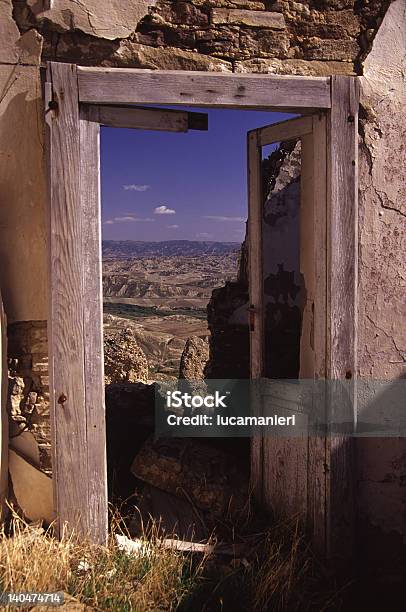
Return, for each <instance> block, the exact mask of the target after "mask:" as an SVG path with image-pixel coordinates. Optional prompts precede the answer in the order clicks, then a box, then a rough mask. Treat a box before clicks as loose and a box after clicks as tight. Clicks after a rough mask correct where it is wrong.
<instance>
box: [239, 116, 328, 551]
mask: <svg viewBox="0 0 406 612" xmlns="http://www.w3.org/2000/svg"><path fill="white" fill-rule="evenodd" d="M281 142H284V143H285V149H286V150H291V153H290V154H289V155H292V156H293V155H296V156H299V157H300V168H299V169H298V170H297V169H296V170H295V172H296V173H297V174H298V175H299V176H300V180H299V179H298V177H297V176H293V177H292V182H291V185H295V183H294V181H296V184H299V185H300V189H298V190H297V192H295V193H294V195H292V196H291V197H296V198H297V200H298V203H297V205H298V218H299V221H297V218H296V217H295V219H296V220H293V221H292V223H296V224H297V226H298V227H297V229H296V233H297V237H296V238H294V239H292V241H293V240H295V241H296V242H297V245H296V244H295V245H293V247H292V248H294V249H297V253H296V258H297V270H296V272H295V274H296V276H298V277H300V279H301V284H302V286H301V289H300V293H299V297H300V296H302V297H301V300H302V304H301V313H300V316H301V322H300V332H299V333H300V347H298V350H297V353H298V355H297V358H298V361H299V363H300V366H298V368H297V372H296V374H295V375H293V374H292V375H287V374H284V373H283V371H282V370H281V373H280V374H279V375H277V374H275V375H273V374H272V373H270V372H271V371H272V369H273V370H278V368H272V367H270V364H269V356H268V353H269V352H270V353H271V354H272V351H269V350H268V348H269V347H266V346H265V343H266V342H268V343H272V342H273V340H274V339H273V337H272V336H271V337H269V335H270V333H269V330H267V327H268V325H267V323H266V321H267V315H266V312H267V309H268V318H269V310H270V308H269V307H270V304H269V303H268V302H267V300H266V299H265V292H266V290H267V289H266V283H268V282H270V278H271V277H272V279H275V281H276V282H278V281H277V274H276V267H279V268H280V270H282V272H281V274H285V275H286V274H290V270H289V269H288V270H284V269H283V264H280V263H279V264H278V262H277V261H275V262H273V264H274V267H275V270H274V269H272V274H270V276H269V277H268V279H265V274H264V270H265V268H268V267H270V262H269V261H268V259H269V258H270V257H271V255H270V254H269V253H268V252H267V251H269V248H268V247H269V245H267V244H266V241H265V240H264V231H265V230H264V227H265V221H264V216H265V212H264V211H265V208H264V206H265V201H266V196H267V194H265V193H264V181H263V176H262V171H261V169H262V166H263V163H262V147H264V146H267V145H270V144H272V143H281ZM289 143H292V145H291V146H290V145H289ZM286 145H288V146H286ZM326 168H327V144H326V117H325V116H324V115H314V116H306V117H299V118H297V119H292V120H288V121H284V122H281V123H278V124H274V125H270V126H266V127H263V128H260V129H257V130H253V131H251V132H249V133H248V193H249V270H250V339H251V342H250V350H251V377H252V378H253V379H255V380H257V381H259V380H260V381H261V384H260V386H259V385H255V386H254V389H255V394H254V397H253V403H254V411H255V412H256V413H260V414H263V415H271V414H274V413H275V411H276V410H277V413H278V414H280V415H281V416H289V415H293V414H295V418H296V423H297V426H298V427H297V435H295V436H294V437H275V436H272V437H271V436H265V437H262V436H258V437H254V439H253V442H252V453H251V472H252V477H253V486H254V490H255V493H256V495H257V497H258V498H259V499H260V500H261V501H262V503H263V504H264V505H265V506H266V507H267V508H269V509H271V510H272V511H273V513H274V514H275V515H276V516H277V517H281V518H286V517H290V516H291V517H293V516H298V517H299V518H300V519H301V520H302V522H303V523H306V524H310V527H311V529H312V531H313V533H314V536H315V537H314V539H315V540H319V541H320V542H323V543H324V539H325V517H324V512H325V502H326V476H325V473H324V471H325V470H324V468H325V465H324V462H325V440H324V439H320V438H316V437H315V436H309V435H308V432H309V428H310V427H312V426H314V424H315V423H314V418H315V414H312V411H310V412H309V410H308V406H309V392H310V393H312V385H311V384H310V385H309V381H311V380H313V379H324V378H325V376H326V354H325V346H326V295H327V283H326V252H327V251H326V210H327V206H326V197H327V170H326ZM282 170H283V166H282ZM285 189H288V187H285ZM276 223H277V221H275V225H276ZM284 231H285V232H286V229H285V230H284ZM293 233H294V232H293ZM290 239H291V238H290V236H289V233H288V234H286V233H285V235H282V241H283V240H288V241H289V240H290ZM271 246H272V245H271ZM290 246H291V245H287V246H286V248H287V249H288V248H290ZM267 257H268V259H267ZM290 257H292V256H290ZM272 279H271V280H272ZM272 282H273V281H272ZM297 284H299V281H297ZM286 299H289V300H290V301H292V298H291V296H290V295H289V297H288V298H286ZM295 309H296V310H298V307H296V306H293V307H292V311H294V312H296V311H295ZM265 349H267V351H266V350H265ZM292 359H293V358H292ZM293 361H294V360H293ZM271 365H273V364H271ZM287 376H288V377H289V378H291V379H293V378H297V379H299V378H300V379H306V383H305V384H303V383H302V384H300V385H298V384H295V383H294V382H293V380H291V381H287V380H283V378H286V377H287ZM271 377H272V378H274V379H275V378H278V380H271ZM304 399H306V402H304ZM318 401H320V398H318ZM310 402H313V396H311V397H310ZM304 403H306V406H307V410H306V409H304V408H303V405H304Z"/></svg>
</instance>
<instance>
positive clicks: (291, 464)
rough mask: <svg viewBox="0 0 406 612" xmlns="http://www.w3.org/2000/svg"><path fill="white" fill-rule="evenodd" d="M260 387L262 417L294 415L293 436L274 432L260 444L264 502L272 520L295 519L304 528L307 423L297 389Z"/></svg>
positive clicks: (283, 385)
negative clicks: (261, 390) (261, 392)
mask: <svg viewBox="0 0 406 612" xmlns="http://www.w3.org/2000/svg"><path fill="white" fill-rule="evenodd" d="M269 382H270V383H271V384H270V385H266V384H264V385H263V393H264V396H263V406H264V408H263V412H264V415H265V416H272V415H274V414H278V415H279V416H283V417H290V416H292V415H295V418H296V425H295V435H294V436H287V435H286V434H284V432H283V431H282V430H280V431H279V432H278V431H275V432H274V433H273V434H272V435H270V436H267V437H266V438H264V440H263V478H264V483H263V488H264V493H263V499H264V505H265V507H266V508H267V509H268V510H270V511H271V512H272V513H273V515H274V516H275V518H277V519H281V520H286V519H290V518H292V517H297V518H298V519H299V520H300V522H301V523H302V525H303V526H305V524H306V515H307V470H308V422H309V417H308V415H307V414H306V413H305V412H304V411H303V406H301V400H302V390H301V388H300V386H298V385H294V384H292V383H289V382H287V383H284V382H282V381H269Z"/></svg>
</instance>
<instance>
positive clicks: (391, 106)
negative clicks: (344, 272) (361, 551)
mask: <svg viewBox="0 0 406 612" xmlns="http://www.w3.org/2000/svg"><path fill="white" fill-rule="evenodd" d="M405 31H406V3H404V2H402V1H399V0H397V1H396V2H394V3H393V4H391V6H390V7H389V9H388V11H387V13H386V16H385V19H384V21H383V23H382V25H381V27H380V29H379V30H378V33H377V35H376V37H375V39H374V42H373V46H372V50H371V52H370V54H369V55H368V57H367V58H366V60H365V63H364V71H363V75H364V76H362V78H361V129H360V167H359V181H360V190H359V207H360V210H359V241H360V244H359V314H358V316H359V339H358V343H359V350H358V362H359V374H360V377H362V378H364V379H375V380H395V379H398V378H404V377H405V373H406V369H405V365H406V325H405V314H406V313H405V310H406V291H405V288H406V257H405V253H406V174H405V168H406V123H405V115H406V36H405ZM359 417H360V418H361V419H362V418H363V414H360V415H359ZM357 442H358V443H357V465H358V479H359V482H358V505H359V507H358V510H359V515H360V521H359V523H360V526H362V528H363V532H362V534H361V538H362V539H363V540H364V541H365V543H367V542H368V540H370V541H371V534H372V537H374V538H376V537H377V536H376V530H377V529H378V530H379V533H381V534H382V533H385V534H391V539H390V540H389V539H387V540H386V541H384V542H383V543H382V544H381V554H382V558H385V555H386V554H387V553H391V554H392V556H393V553H394V550H396V547H397V546H399V542H400V541H401V540H402V538H400V537H399V534H402V536H403V541H404V539H405V537H406V486H405V485H406V440H405V439H404V438H401V439H391V438H384V439H379V438H371V439H368V440H362V439H359V440H358V441H357ZM388 546H389V547H390V550H387V548H388ZM385 549H386V550H385ZM403 567H404V561H403Z"/></svg>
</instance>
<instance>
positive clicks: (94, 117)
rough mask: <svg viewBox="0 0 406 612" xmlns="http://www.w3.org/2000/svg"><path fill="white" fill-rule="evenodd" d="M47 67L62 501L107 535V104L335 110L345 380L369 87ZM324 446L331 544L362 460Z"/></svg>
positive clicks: (331, 304)
mask: <svg viewBox="0 0 406 612" xmlns="http://www.w3.org/2000/svg"><path fill="white" fill-rule="evenodd" d="M47 74H48V76H47V84H46V100H45V104H46V108H45V113H46V118H47V125H48V128H49V129H48V136H49V137H48V142H49V150H48V159H49V179H50V181H49V184H50V242H49V254H50V283H49V294H50V311H49V353H50V377H51V380H50V395H51V420H52V430H53V447H54V490H55V503H56V510H57V515H58V517H59V522H60V525H62V524H65V523H67V524H68V525H69V526H70V527H71V528H72V527H74V528H76V529H77V530H78V531H79V532H81V533H87V534H89V535H90V537H91V538H92V539H93V540H94V541H95V542H105V540H106V537H107V486H106V480H107V479H106V449H105V421H104V385H103V345H102V293H101V246H100V245H101V237H100V201H99V193H100V191H99V151H98V149H99V143H98V140H99V127H100V123H101V122H103V117H102V115H101V114H100V113H106V112H108V116H109V121H110V123H109V125H117V126H120V125H121V126H122V125H123V123H122V122H121V120H119V119H118V116H119V114H120V113H121V117H122V116H123V111H120V109H119V106H120V105H145V104H164V105H165V104H171V105H172V104H178V105H184V106H185V105H187V106H210V107H220V108H239V109H244V108H247V109H266V110H270V111H279V112H294V113H297V114H314V113H317V112H320V113H322V114H323V115H324V116H325V117H326V126H327V134H326V137H327V144H326V146H327V154H326V159H327V178H328V185H327V198H326V224H327V229H326V234H327V245H326V330H327V334H326V355H327V359H326V369H325V371H326V378H327V379H329V378H338V379H342V378H348V377H350V376H351V377H355V376H356V328H357V326H356V304H357V301H356V296H357V231H358V230H357V220H358V212H357V164H358V162H357V129H358V86H357V80H356V79H355V78H352V77H345V76H332V77H300V76H275V75H252V74H227V73H207V72H187V71H159V70H157V71H150V70H138V69H121V68H89V67H80V66H76V65H71V64H62V63H55V62H51V63H49V64H48V69H47ZM105 105H108V106H109V107H110V110H108V111H106V109H105ZM95 107H98V108H95ZM112 107H114V109H113V108H112ZM128 127H130V126H128ZM253 255H254V256H255V254H254V253H252V254H251V257H252V256H253ZM343 295H344V296H345V301H344V299H343ZM354 409H355V407H354ZM61 425H62V426H61ZM325 444H326V449H327V446H329V445H330V446H331V448H329V449H327V450H326V456H328V457H329V459H330V462H329V465H328V466H327V468H326V469H327V470H328V471H327V472H326V479H327V480H328V485H327V487H328V490H329V495H328V501H327V502H326V504H327V506H328V508H327V509H326V516H327V517H328V518H327V522H328V532H329V534H330V540H331V542H330V544H328V545H327V547H328V548H329V549H330V550H331V549H334V548H335V545H336V544H335V542H334V538H335V537H336V536H337V537H338V538H340V539H342V537H343V534H342V532H341V533H338V531H337V529H336V528H335V522H336V517H337V513H340V512H341V509H342V504H343V495H344V494H345V495H346V499H347V500H348V492H347V491H345V492H344V491H343V485H344V484H345V483H343V481H344V480H345V479H346V478H348V479H349V480H350V478H351V473H350V472H351V469H352V459H351V448H350V446H349V445H348V444H347V441H346V440H344V441H343V440H338V439H334V440H332V441H331V442H330V441H327V440H326V441H325ZM345 486H347V485H345ZM351 511H352V509H350V514H351ZM350 523H351V520H350ZM346 535H348V529H347V534H346ZM344 537H345V536H344Z"/></svg>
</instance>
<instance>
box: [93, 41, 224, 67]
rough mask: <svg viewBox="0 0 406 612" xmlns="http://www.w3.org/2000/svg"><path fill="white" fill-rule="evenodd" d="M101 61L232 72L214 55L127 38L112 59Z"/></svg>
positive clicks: (111, 64)
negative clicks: (162, 46)
mask: <svg viewBox="0 0 406 612" xmlns="http://www.w3.org/2000/svg"><path fill="white" fill-rule="evenodd" d="M102 63H103V64H104V65H105V66H114V65H120V66H133V67H136V68H149V69H152V70H204V71H209V72H211V71H215V72H232V64H231V62H228V61H225V60H221V59H218V58H216V57H207V56H204V55H201V54H200V53H196V52H193V51H183V50H182V49H176V48H155V47H148V46H146V45H141V44H138V43H133V42H131V41H128V40H124V41H122V42H121V44H120V47H119V49H118V50H117V51H116V53H115V54H114V56H113V58H112V59H109V60H107V59H106V60H104V61H103V62H102Z"/></svg>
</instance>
